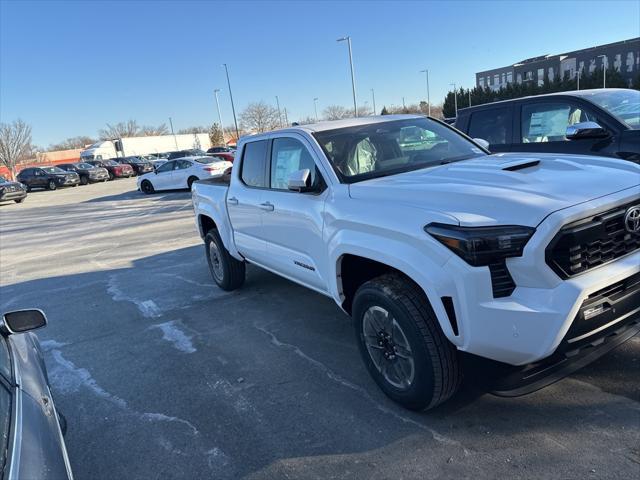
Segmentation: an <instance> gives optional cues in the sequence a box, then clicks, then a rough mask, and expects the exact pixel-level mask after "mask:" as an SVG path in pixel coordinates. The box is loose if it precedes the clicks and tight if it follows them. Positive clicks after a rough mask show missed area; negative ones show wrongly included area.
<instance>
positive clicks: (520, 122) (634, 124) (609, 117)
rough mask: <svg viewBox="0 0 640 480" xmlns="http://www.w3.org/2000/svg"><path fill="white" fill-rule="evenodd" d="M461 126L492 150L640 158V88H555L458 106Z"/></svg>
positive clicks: (458, 119)
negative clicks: (513, 97)
mask: <svg viewBox="0 0 640 480" xmlns="http://www.w3.org/2000/svg"><path fill="white" fill-rule="evenodd" d="M455 127H456V128H457V129H458V130H460V131H462V132H463V133H466V134H467V135H468V136H470V137H472V138H482V139H484V140H486V141H487V142H489V150H491V151H492V152H548V153H562V154H582V155H603V156H607V157H616V158H622V159H625V160H631V161H634V162H640V92H638V91H637V90H628V89H619V88H606V89H595V90H579V91H575V92H562V93H552V94H548V95H538V96H535V97H526V98H519V99H516V100H505V101H502V102H495V103H488V104H484V105H479V106H477V107H470V108H465V109H462V110H459V111H458V117H457V118H456V123H455Z"/></svg>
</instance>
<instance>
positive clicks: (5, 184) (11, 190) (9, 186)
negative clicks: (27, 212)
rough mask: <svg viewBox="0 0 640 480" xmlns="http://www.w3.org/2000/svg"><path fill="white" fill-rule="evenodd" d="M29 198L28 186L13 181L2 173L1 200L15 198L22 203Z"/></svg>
mask: <svg viewBox="0 0 640 480" xmlns="http://www.w3.org/2000/svg"><path fill="white" fill-rule="evenodd" d="M25 198H27V188H26V187H25V186H24V185H23V184H21V183H18V182H11V181H9V180H7V179H6V178H4V177H3V176H2V175H0V202H8V201H11V200H13V201H14V202H16V203H22V202H23V200H24V199H25Z"/></svg>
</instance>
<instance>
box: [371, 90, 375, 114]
mask: <svg viewBox="0 0 640 480" xmlns="http://www.w3.org/2000/svg"><path fill="white" fill-rule="evenodd" d="M371 99H372V100H373V114H374V115H376V92H374V91H373V88H372V89H371Z"/></svg>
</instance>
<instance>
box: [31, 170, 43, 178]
mask: <svg viewBox="0 0 640 480" xmlns="http://www.w3.org/2000/svg"><path fill="white" fill-rule="evenodd" d="M33 174H34V175H35V176H36V177H41V176H43V175H44V172H43V171H42V170H39V169H36V170H34V171H33Z"/></svg>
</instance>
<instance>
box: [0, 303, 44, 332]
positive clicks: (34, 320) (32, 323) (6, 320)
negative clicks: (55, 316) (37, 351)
mask: <svg viewBox="0 0 640 480" xmlns="http://www.w3.org/2000/svg"><path fill="white" fill-rule="evenodd" d="M46 325H47V317H46V315H45V314H44V312H43V311H42V310H38V309H37V308H34V309H30V310H15V311H13V312H7V313H5V314H4V315H2V321H0V330H1V331H2V332H4V333H8V334H12V333H24V332H28V331H30V330H37V329H38V328H42V327H44V326H46Z"/></svg>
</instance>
